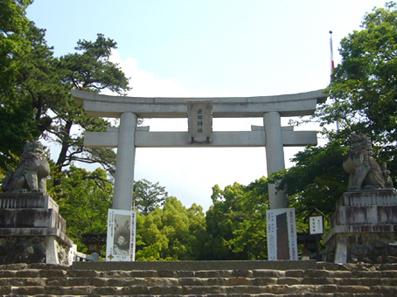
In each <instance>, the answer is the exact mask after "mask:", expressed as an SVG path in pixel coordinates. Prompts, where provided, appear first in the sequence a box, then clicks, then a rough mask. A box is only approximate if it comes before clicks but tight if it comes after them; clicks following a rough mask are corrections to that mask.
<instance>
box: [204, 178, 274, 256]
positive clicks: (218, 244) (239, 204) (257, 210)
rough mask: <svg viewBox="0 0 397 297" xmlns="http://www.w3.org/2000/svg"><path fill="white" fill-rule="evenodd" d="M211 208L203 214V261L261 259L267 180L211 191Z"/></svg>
mask: <svg viewBox="0 0 397 297" xmlns="http://www.w3.org/2000/svg"><path fill="white" fill-rule="evenodd" d="M212 191H213V193H212V196H211V198H212V202H213V205H212V206H211V207H210V209H209V210H208V211H207V213H206V225H207V237H208V238H207V240H206V243H205V246H204V249H203V252H204V254H203V255H202V256H201V257H202V258H205V259H228V260H229V259H238V260H249V259H250V260H251V259H265V258H266V257H267V251H266V210H267V209H269V201H268V196H267V180H266V179H265V178H261V179H259V180H256V181H255V182H253V183H251V184H249V185H248V186H243V185H240V184H238V183H234V184H233V185H230V186H226V187H225V188H224V189H223V190H222V189H220V187H219V186H217V185H215V186H214V187H213V189H212Z"/></svg>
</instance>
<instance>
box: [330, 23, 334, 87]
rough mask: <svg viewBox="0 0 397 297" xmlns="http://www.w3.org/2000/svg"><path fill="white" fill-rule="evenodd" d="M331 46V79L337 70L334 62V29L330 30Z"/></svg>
mask: <svg viewBox="0 0 397 297" xmlns="http://www.w3.org/2000/svg"><path fill="white" fill-rule="evenodd" d="M329 48H330V54H331V80H332V73H334V70H335V63H334V46H333V43H332V31H331V30H330V31H329Z"/></svg>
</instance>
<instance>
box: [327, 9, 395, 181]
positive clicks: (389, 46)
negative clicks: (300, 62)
mask: <svg viewBox="0 0 397 297" xmlns="http://www.w3.org/2000/svg"><path fill="white" fill-rule="evenodd" d="M361 27H362V29H361V30H358V31H354V32H352V33H351V34H349V35H348V36H347V37H345V38H344V39H343V40H342V41H341V48H340V50H339V52H340V55H341V57H342V61H341V63H340V64H339V65H338V67H337V68H336V71H335V73H334V74H333V77H332V82H331V84H330V86H329V88H328V92H329V96H330V98H331V99H332V100H331V101H330V103H328V104H326V105H325V106H324V108H323V109H322V111H321V114H320V119H321V120H322V121H323V124H328V123H331V122H334V121H338V122H339V123H340V126H341V130H340V131H339V135H337V137H338V138H339V139H346V136H348V135H349V134H350V133H351V132H353V131H355V132H361V133H364V134H366V135H368V136H370V137H371V139H372V140H373V141H374V142H375V144H376V145H377V152H376V153H377V155H378V156H379V157H380V159H381V160H382V161H388V162H391V163H390V166H391V171H392V174H396V171H397V159H396V158H395V157H394V156H395V155H396V153H397V150H396V145H397V4H396V3H394V2H389V3H387V4H386V5H385V8H376V9H374V10H373V11H372V12H370V13H368V14H366V15H365V17H364V20H363V22H362V25H361Z"/></svg>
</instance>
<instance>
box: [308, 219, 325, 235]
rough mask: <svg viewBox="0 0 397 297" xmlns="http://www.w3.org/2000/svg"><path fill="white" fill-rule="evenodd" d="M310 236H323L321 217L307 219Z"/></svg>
mask: <svg viewBox="0 0 397 297" xmlns="http://www.w3.org/2000/svg"><path fill="white" fill-rule="evenodd" d="M309 227H310V234H323V232H324V231H323V230H324V229H323V217H322V216H316V217H310V218H309Z"/></svg>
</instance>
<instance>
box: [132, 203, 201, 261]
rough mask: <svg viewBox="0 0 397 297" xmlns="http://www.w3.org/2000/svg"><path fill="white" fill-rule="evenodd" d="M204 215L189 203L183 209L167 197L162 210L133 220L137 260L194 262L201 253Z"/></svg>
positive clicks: (141, 215) (156, 210) (159, 209)
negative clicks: (135, 221)
mask: <svg viewBox="0 0 397 297" xmlns="http://www.w3.org/2000/svg"><path fill="white" fill-rule="evenodd" d="M204 225H205V219H204V213H203V210H202V208H201V207H200V206H197V205H195V204H193V205H192V206H191V207H190V208H186V207H184V206H183V205H182V203H181V202H180V201H179V200H178V199H177V198H175V197H168V198H167V199H166V200H165V202H164V206H163V207H162V208H159V207H158V208H156V209H155V210H153V211H152V212H150V213H149V214H147V215H143V214H139V215H138V219H137V252H136V257H137V260H146V261H154V260H166V261H171V260H194V259H197V257H198V253H199V251H200V250H201V248H200V245H201V243H202V241H201V240H200V239H201V237H202V235H203V232H204V230H205V227H204Z"/></svg>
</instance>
